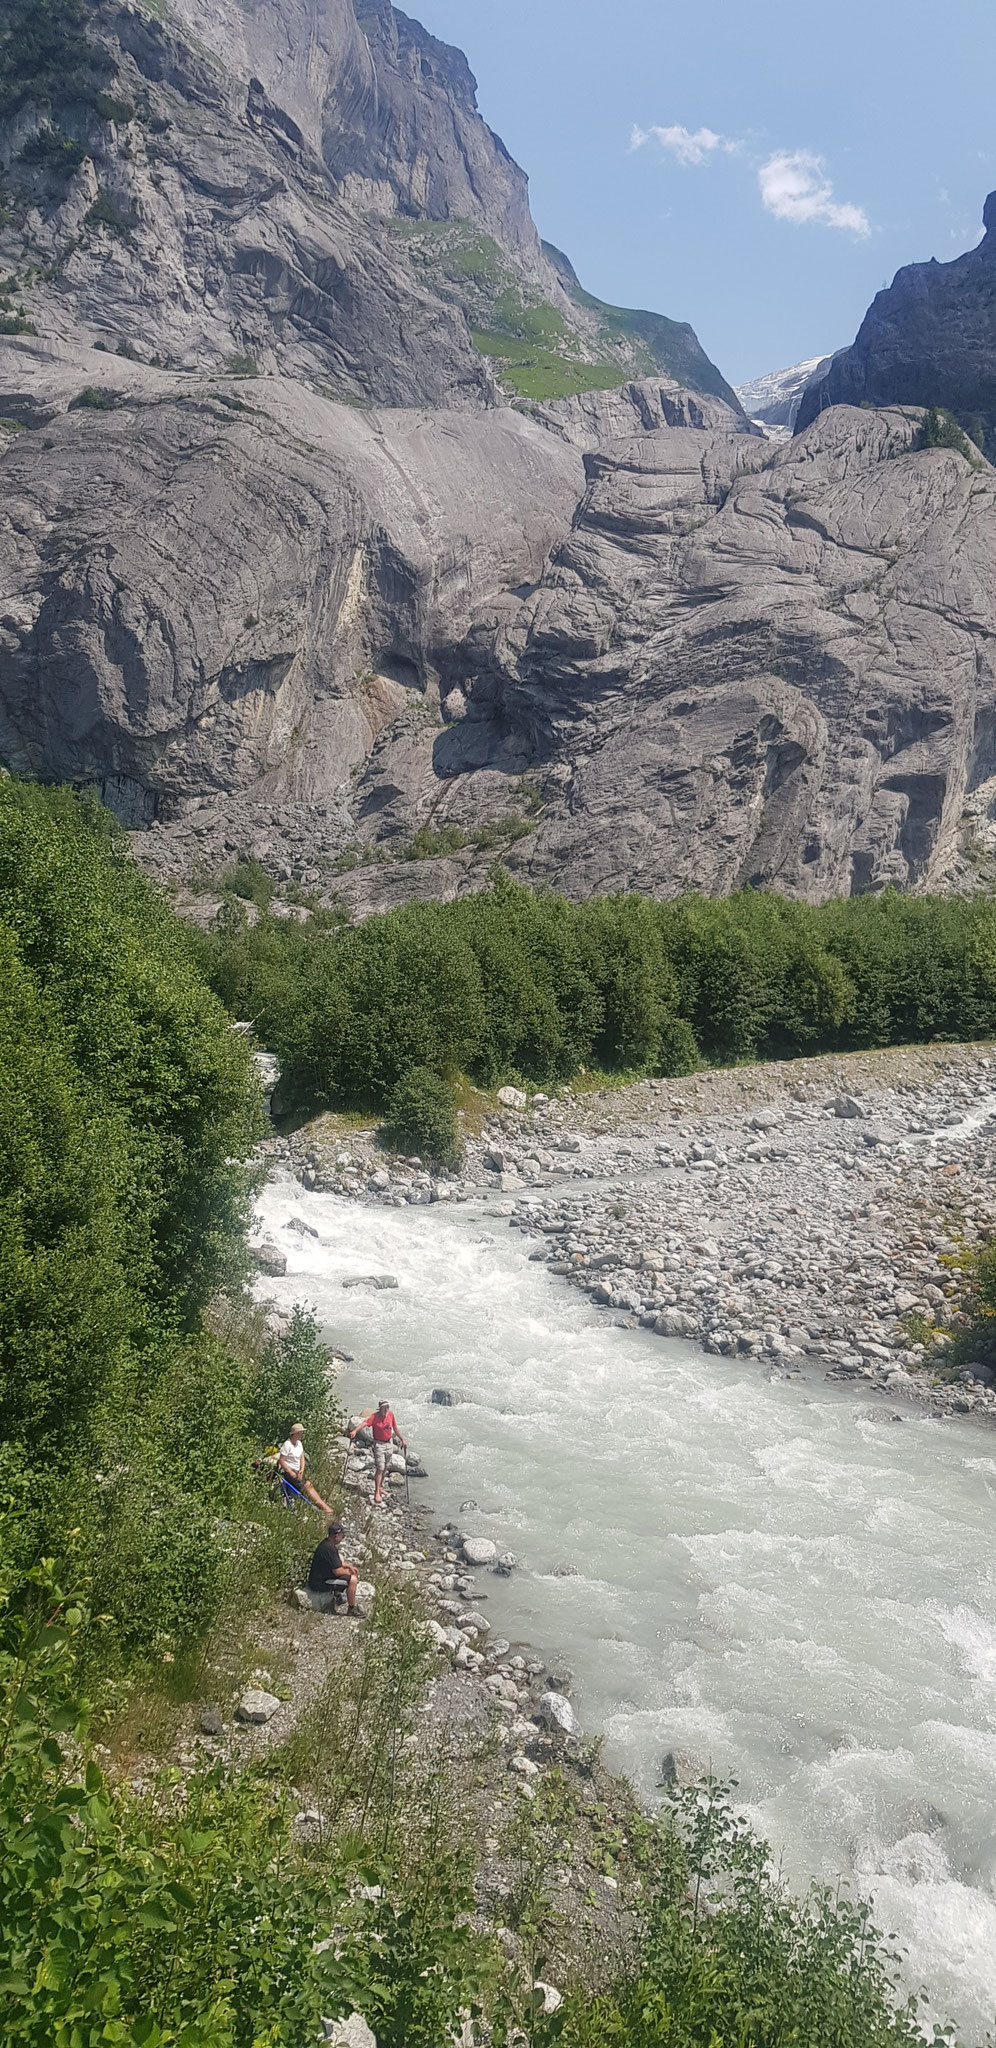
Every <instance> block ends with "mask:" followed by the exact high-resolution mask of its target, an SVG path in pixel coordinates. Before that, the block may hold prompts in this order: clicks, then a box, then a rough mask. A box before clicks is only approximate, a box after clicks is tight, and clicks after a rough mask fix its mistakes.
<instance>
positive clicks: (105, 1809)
mask: <svg viewBox="0 0 996 2048" xmlns="http://www.w3.org/2000/svg"><path fill="white" fill-rule="evenodd" d="M388 1608H389V1611H388V1612H387V1613H386V1614H385V1617H384V1620H383V1622H380V1623H378V1624H375V1627H374V1631H373V1633H372V1635H371V1636H369V1637H367V1636H365V1638H364V1643H363V1646H362V1651H361V1655H362V1657H363V1668H362V1674H361V1677H360V1680H359V1685H358V1687H357V1690H356V1693H355V1695H350V1696H348V1697H349V1707H350V1711H349V1712H348V1713H344V1712H343V1711H342V1709H343V1706H344V1704H345V1700H344V1698H343V1695H342V1692H341V1686H340V1685H337V1684H336V1683H335V1682H334V1683H333V1685H332V1688H331V1690H330V1692H329V1693H328V1695H327V1696H326V1697H324V1698H321V1699H319V1701H318V1702H317V1703H316V1710H315V1713H314V1714H313V1716H312V1718H311V1721H310V1723H308V1724H306V1725H304V1726H303V1727H302V1728H301V1729H300V1730H299V1732H298V1733H297V1735H296V1736H295V1737H294V1738H293V1740H292V1743H291V1745H290V1748H289V1750H288V1751H287V1752H285V1754H284V1756H283V1757H282V1758H280V1757H278V1758H275V1759H273V1760H272V1761H271V1764H270V1768H269V1771H268V1772H266V1773H264V1772H263V1771H262V1770H260V1769H253V1768H252V1766H247V1767H246V1769H245V1770H244V1771H243V1772H242V1773H241V1774H237V1775H229V1774H227V1773H226V1772H225V1770H224V1768H223V1767H222V1766H215V1767H214V1768H207V1767H202V1768H200V1769H196V1770H194V1772H193V1773H192V1775H191V1776H190V1777H189V1778H188V1780H187V1781H186V1782H185V1783H183V1782H180V1781H179V1779H178V1774H177V1773H175V1772H173V1773H170V1772H166V1773H164V1775H163V1777H162V1779H161V1780H160V1782H159V1783H158V1784H156V1785H154V1786H153V1787H151V1788H150V1789H148V1790H147V1791H145V1792H144V1793H141V1794H136V1793H133V1792H130V1791H128V1790H127V1789H125V1788H124V1787H122V1786H121V1785H120V1784H116V1783H115V1782H114V1781H113V1780H112V1779H109V1778H108V1777H107V1775H106V1774H105V1771H104V1770H103V1769H102V1768H101V1767H100V1766H99V1765H98V1763H97V1762H96V1760H95V1759H94V1757H93V1754H92V1750H91V1748H90V1728H91V1723H92V1711H91V1708H90V1706H89V1703H88V1702H87V1701H86V1700H85V1698H83V1697H82V1696H81V1693H80V1687H79V1677H78V1670H77V1660H76V1654H75V1645H76V1642H77V1640H78V1637H79V1634H80V1632H81V1630H82V1629H83V1627H84V1625H85V1612H84V1610H83V1608H82V1606H81V1604H80V1603H79V1602H77V1601H76V1600H74V1599H73V1598H72V1596H71V1595H69V1596H67V1594H66V1593H65V1592H63V1590H62V1589H61V1588H60V1587H59V1586H58V1584H57V1583H56V1581H55V1579H54V1577H53V1574H52V1571H51V1569H50V1568H49V1567H47V1566H42V1567H40V1568H39V1570H38V1571H37V1572H36V1573H35V1574H34V1575H33V1581H32V1582H29V1583H28V1584H27V1585H26V1586H25V1587H24V1588H23V1589H21V1590H20V1592H19V1593H18V1595H17V1597H16V1598H14V1599H13V1600H4V1601H3V1603H2V1605H0V1986H2V1990H3V1996H4V2041H5V2043H7V2044H9V2048H109V2044H120V2048H301V2044H303V2043H305V2042H310V2041H316V2040H318V2039H319V2038H320V2036H321V2032H322V2027H321V2021H322V2019H323V2017H325V2016H332V2017H335V2016H342V2015H345V2014H346V2013H348V2012H349V2011H350V2010H358V2011H360V2012H362V2013H363V2014H364V2015H365V2017H366V2018H367V2020H368V2022H369V2023H370V2024H371V2025H372V2027H373V2029H374V2032H375V2035H376V2038H377V2041H378V2044H379V2048H439V2044H440V2043H441V2042H444V2041H446V2040H451V2039H455V2038H457V2037H458V2029H459V2028H460V2025H461V2022H462V2020H463V2019H465V2018H470V2017H474V2018H477V2019H479V2020H481V2021H482V2022H483V2023H484V2024H485V2025H486V2026H487V2027H488V2028H489V2038H490V2040H491V2042H492V2044H493V2048H512V2044H513V2043H516V2042H518V2043H522V2042H525V2041H526V2040H528V2041H529V2042H530V2043H531V2048H552V2044H553V2042H554V2041H556V2040H560V2041H561V2042H562V2043H563V2044H564V2048H610V2044H613V2048H665V2044H666V2048H717V2044H719V2043H721V2042H722V2043H724V2044H725V2043H730V2044H731V2048H732V2044H733V2043H738V2044H741V2048H800V2044H811V2048H817V2044H818V2048H829V2044H831V2043H832V2044H833V2048H918V2044H919V2043H921V2042H922V2040H923V2038H924V2036H923V2033H922V2031H921V2029H920V2025H919V2020H918V2012H917V2008H916V2004H915V2002H914V2001H912V2000H911V2001H909V2003H908V2004H906V2005H903V2004H901V2003H900V2002H899V2000H898V1997H897V1995H896V1992H895V1990H894V1984H893V1974H892V1973H893V1968H894V1959H893V1958H892V1956H891V1955H890V1953H889V1951H888V1949H887V1948H886V1947H885V1945H884V1944H883V1942H882V1941H881V1938H880V1937H879V1936H878V1935H877V1934H876V1932H875V1930H874V1928H873V1927H872V1925H871V1923H870V1917H869V1914H868V1910H867V1908H865V1907H861V1906H854V1905H852V1904H851V1903H850V1902H849V1901H847V1900H846V1899H841V1898H840V1897H838V1896H836V1895H834V1894H833V1893H832V1892H831V1891H829V1890H828V1889H824V1888H822V1887H814V1888H813V1889H812V1891H811V1892H810V1894H809V1895H808V1896H807V1897H806V1898H805V1899H803V1900H802V1901H800V1902H796V1901H793V1900H792V1899H791V1898H790V1897H789V1896H788V1894H787V1893H786V1891H785V1889H784V1887H783V1886H782V1885H781V1883H780V1882H779V1881H778V1879H777V1877H776V1876H775V1875H773V1873H772V1865H771V1859H770V1853H769V1851H768V1850H767V1848H766V1846H765V1845H764V1844H763V1843H761V1842H759V1841H757V1840H756V1838H755V1837H754V1836H752V1835H751V1834H750V1832H749V1830H748V1829H747V1827H746V1826H745V1824H744V1823H743V1822H742V1821H741V1820H739V1819H738V1817H737V1816H736V1814H735V1811H734V1809H733V1807H732V1805H731V1800H730V1788H728V1787H726V1786H723V1785H721V1784H719V1783H717V1782H716V1781H714V1780H706V1781H704V1782H703V1783H702V1784H701V1785H698V1786H695V1787H692V1788H689V1790H687V1791H686V1792H683V1793H681V1794H680V1795H678V1797H677V1799H676V1800H675V1801H674V1802H673V1804H672V1806H671V1807H670V1809H665V1812H664V1813H663V1815H662V1816H661V1817H660V1818H659V1819H658V1820H656V1821H653V1822H650V1821H644V1820H642V1819H641V1817H640V1816H638V1815H633V1816H632V1819H631V1821H630V1823H629V1824H628V1825H627V1824H626V1823H625V1822H624V1823H623V1825H622V1826H620V1825H619V1823H618V1821H617V1822H616V1823H615V1825H614V1826H613V1828H612V1832H611V1835H609V1836H607V1837H606V1838H605V1839H606V1848H607V1849H608V1845H609V1843H610V1842H611V1848H612V1860H613V1866H614V1867H615V1868H619V1867H620V1864H619V1862H618V1861H617V1860H616V1859H620V1858H621V1859H622V1860H623V1862H624V1864H625V1865H626V1866H627V1867H628V1869H629V1870H630V1871H631V1873H632V1874H633V1875H635V1876H637V1877H638V1878H639V1885H640V1889H639V1890H636V1889H634V1892H633V1901H634V1906H633V1917H632V1921H631V1924H630V1928H629V1930H628V1931H629V1934H630V1940H629V1941H628V1942H627V1943H626V1944H625V1946H624V1948H623V1950H622V1952H620V1951H619V1948H618V1946H615V1947H614V1948H613V1949H611V1950H610V1951H609V1952H608V1953H607V1954H605V1953H600V1954H598V1955H597V1956H591V1955H590V1953H585V1956H584V1960H583V1961H582V1963H581V1965H580V1967H579V1969H578V1971H577V1974H576V1977H575V1978H574V1980H573V1981H571V1980H567V1981H566V1982H565V1990H566V1994H567V1995H566V1999H565V2002H564V2004H563V2006H562V2007H561V2009H560V2011H559V2012H558V2013H555V2014H550V2015H545V2014H543V2013H542V2012H540V2011H538V2010H537V2006H538V2004H539V2002H540V2001H539V2000H538V1999H537V1998H536V1997H535V1996H534V1995H533V1993H532V1983H533V1979H534V1976H535V1975H536V1973H537V1971H538V1970H539V1969H540V1968H541V1967H542V1960H543V1956H544V1953H546V1952H548V1950H547V1944H549V1942H550V1941H551V1939H553V1940H554V1941H555V1940H556V1930H557V1902H556V1891H557V1889H558V1888H557V1887H556V1885H554V1886H553V1887H551V1886H550V1884H549V1879H548V1876H547V1873H548V1872H549V1870H550V1858H551V1855H552V1857H553V1858H554V1867H556V1859H557V1858H558V1857H559V1856H562V1855H563V1854H564V1851H565V1845H566V1844H569V1845H570V1848H571V1853H572V1855H573V1853H574V1852H575V1848H576V1844H577V1841H578V1835H579V1827H580V1826H582V1825H584V1824H585V1823H587V1824H588V1825H591V1822H592V1819H593V1816H592V1810H591V1808H592V1794H593V1788H592V1786H591V1785H590V1784H589V1785H588V1786H587V1787H586V1788H585V1789H586V1790H587V1793H588V1798H587V1799H584V1798H583V1797H582V1796H581V1795H582V1787H581V1784H580V1783H579V1782H578V1781H572V1779H571V1778H570V1777H569V1776H568V1774H567V1772H566V1771H564V1772H555V1773H552V1774H551V1775H550V1776H548V1777H547V1778H546V1779H544V1780H543V1781H542V1782H541V1786H540V1790H539V1796H538V1797H537V1798H536V1800H535V1804H533V1805H530V1804H529V1803H527V1802H526V1801H525V1800H524V1799H520V1802H519V1812H518V1815H517V1816H516V1817H515V1818H514V1819H513V1822H512V1824H511V1826H510V1828H509V1840H508V1841H507V1842H506V1843H505V1844H503V1845H502V1846H503V1847H504V1849H505V1855H506V1859H507V1860H506V1863H505V1868H506V1870H507V1871H508V1873H509V1881H508V1882H506V1883H504V1884H503V1887H502V1894H503V1895H502V1902H501V1911H502V1917H503V1921H504V1922H505V1924H506V1926H508V1927H509V1928H510V1929H511V1931H512V1932H513V1934H514V1936H515V1937H516V1941H517V1943H518V1945H519V1954H520V1957H521V1960H520V1961H519V1962H518V1963H517V1964H516V1965H513V1964H510V1962H509V1960H508V1956H507V1953H503V1952H501V1951H499V1948H498V1944H497V1942H496V1941H494V1939H493V1937H492V1936H490V1935H489V1933H488V1932H487V1931H486V1928H485V1929H481V1927H480V1922H479V1920H478V1919H477V1917H476V1916H475V1915H474V1907H475V1903H476V1902H475V1898H474V1893H473V1889H472V1886H471V1875H472V1869H473V1860H472V1848H471V1843H470V1842H469V1841H467V1840H466V1839H465V1840H464V1841H463V1843H462V1844H461V1842H460V1827H461V1820H462V1822H463V1828H464V1834H465V1836H466V1835H467V1834H468V1833H472V1830H473V1821H472V1820H471V1821H470V1826H469V1828H468V1824H467V1809H466V1808H465V1809H463V1810H462V1812H461V1809H459V1808H458V1807H457V1806H455V1805H454V1804H453V1803H452V1791H453V1789H454V1788H453V1786H452V1785H451V1786H450V1787H449V1792H450V1798H449V1799H448V1798H447V1796H446V1790H447V1788H446V1787H445V1786H444V1782H443V1781H444V1777H445V1772H444V1771H442V1770H440V1768H439V1767H438V1765H434V1766H432V1767H430V1768H429V1770H428V1771H427V1772H426V1771H425V1770H424V1769H423V1771H422V1774H421V1778H420V1775H419V1769H418V1766H417V1765H415V1767H414V1768H413V1765H412V1761H411V1755H410V1750H409V1749H408V1748H407V1746H406V1745H405V1743H404V1741H403V1737H404V1736H405V1735H406V1734H407V1735H410V1731H411V1728H412V1725H413V1718H414V1715H415V1709H416V1706H417V1702H418V1699H419V1696H420V1693H421V1690H422V1688H423V1686H424V1682H425V1677H426V1667H427V1655H428V1653H427V1652H426V1650H425V1647H424V1645H423V1646H422V1648H421V1650H420V1649H419V1647H418V1642H417V1636H416V1634H415V1633H414V1631H413V1629H412V1626H411V1620H412V1617H411V1614H410V1613H408V1612H406V1610H405V1606H404V1595H403V1594H401V1595H395V1596H394V1598H393V1599H392V1600H390V1601H389V1603H388ZM478 1744H479V1738H478ZM291 1773H293V1785H294V1786H301V1785H302V1784H310V1785H312V1786H314V1787H316V1789H317V1788H320V1789H318V1796H319V1797H320V1799H321V1803H322V1807H323V1810H324V1811H325V1813H326V1814H328V1815H330V1816H331V1815H336V1814H341V1813H342V1811H343V1807H344V1805H345V1806H346V1809H347V1812H349V1814H350V1815H351V1814H352V1811H353V1807H354V1805H355V1807H356V1808H357V1814H356V1820H357V1823H358V1825H356V1826H355V1827H354V1830H353V1831H352V1832H350V1830H349V1828H348V1827H342V1826H341V1825H336V1823H335V1821H334V1820H333V1821H332V1824H331V1826H329V1827H328V1830H327V1833H325V1834H324V1835H323V1837H322V1839H320V1840H319V1841H318V1842H316V1843H314V1844H312V1845H310V1846H308V1847H307V1848H302V1847H301V1846H299V1845H298V1844H297V1843H296V1842H295V1839H294V1836H293V1833H292V1815H293V1810H294V1805H295V1804H296V1803H297V1800H296V1794H295V1792H294V1790H293V1789H292V1788H291ZM474 1782H475V1780H474V1778H473V1776H472V1777H471V1779H470V1784H471V1785H473V1783H474ZM470 1813H471V1814H472V1813H473V1802H471V1806H470ZM586 1965H587V1967H586ZM523 2025H525V2027H526V2028H527V2029H528V2032H527V2033H524V2032H523ZM936 2038H938V2036H937V2035H936V2034H935V2039H936ZM945 2038H946V2037H945Z"/></svg>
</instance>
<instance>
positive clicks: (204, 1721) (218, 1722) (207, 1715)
mask: <svg viewBox="0 0 996 2048" xmlns="http://www.w3.org/2000/svg"><path fill="white" fill-rule="evenodd" d="M224 1726H225V1724H224V1722H223V1720H222V1718H221V1715H220V1714H219V1712H218V1709H217V1707H204V1708H203V1709H202V1711H201V1734H202V1735H221V1734H222V1733H223V1731H224Z"/></svg>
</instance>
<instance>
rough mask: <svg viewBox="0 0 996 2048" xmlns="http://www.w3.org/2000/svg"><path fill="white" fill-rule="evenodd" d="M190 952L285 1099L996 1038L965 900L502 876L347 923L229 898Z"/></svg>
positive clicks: (983, 958)
mask: <svg viewBox="0 0 996 2048" xmlns="http://www.w3.org/2000/svg"><path fill="white" fill-rule="evenodd" d="M199 950H200V957H201V960H202V963H203V967H204V971H205V974H206V975H207V977H208V979H209V981H210V982H211V985H212V987H213V988H214V989H215V990H216V992H217V994H218V995H219V996H220V998H221V1000H222V1002H223V1003H224V1004H225V1005H226V1007H227V1008H228V1009H229V1010H230V1011H231V1012H232V1013H233V1015H236V1016H239V1017H244V1018H249V1019H252V1021H253V1022H254V1023H255V1025H256V1027H257V1030H258V1033H259V1036H260V1038H261V1040H262V1041H263V1042H264V1043H265V1044H266V1045H267V1046H268V1047H270V1048H271V1049H272V1050H273V1051H274V1052H276V1053H277V1054H278V1055H279V1058H280V1062H281V1067H282V1071H283V1076H284V1080H283V1091H282V1093H283V1099H284V1100H285V1102H287V1103H288V1104H298V1105H301V1106H321V1105H327V1104H338V1105H342V1106H349V1105H357V1106H362V1107H365V1108H368V1109H371V1110H374V1111H378V1112H381V1113H386V1114H388V1115H391V1114H392V1098H393V1097H394V1094H395V1091H396V1090H397V1088H398V1085H399V1083H401V1082H402V1081H404V1080H405V1079H406V1077H407V1076H409V1075H410V1074H411V1073H412V1071H413V1070H417V1071H418V1072H419V1073H420V1074H425V1073H431V1074H435V1075H436V1076H438V1077H440V1078H442V1079H443V1080H447V1081H449V1080H452V1079H453V1078H454V1077H455V1076H457V1075H458V1074H466V1075H468V1076H470V1078H471V1079H472V1080H474V1081H476V1082H477V1083H479V1084H480V1085H481V1086H483V1087H493V1086H495V1085H496V1084H498V1083H501V1082H506V1081H511V1082H520V1083H522V1082H524V1083H532V1084H534V1085H535V1086H537V1087H544V1088H549V1087H550V1086H551V1085H553V1084H556V1083H558V1082H565V1081H569V1080H570V1079H571V1078H572V1076H574V1075H576V1074H577V1073H578V1072H579V1071H580V1070H581V1069H582V1068H587V1069H595V1070H603V1071H606V1072H609V1073H613V1072H614V1073H630V1074H680V1073H686V1072H688V1071H689V1070H691V1069H692V1068H694V1067H695V1066H697V1065H699V1064H701V1063H703V1062H704V1063H708V1064H720V1063H725V1062H733V1061H738V1060H758V1059H761V1060H763V1059H788V1058H792V1057H793V1056H795V1055H798V1054H803V1053H818V1052H829V1051H842V1052H846V1051H852V1050H856V1049H858V1048H862V1047H869V1046H883V1045H897V1044H907V1043H913V1042H925V1041H928V1040H932V1039H934V1040H936V1039H972V1038H979V1037H988V1036H989V1035H990V1034H992V1032H993V1031H994V1029H996V911H994V909H993V906H992V904H991V903H990V901H989V899H988V898H978V897H976V898H963V897H909V896H900V895H898V894H896V893H894V892H889V893H887V894H885V895H882V896H876V897H870V896H866V897H852V898H850V899H847V900H845V901H839V902H831V903H827V904H823V905H821V906H819V907H813V906H812V905H809V904H804V903H793V902H788V901H786V899H785V898H784V897H781V896H775V895H768V894H762V893H753V892H749V893H744V894H742V895H737V896H731V897H727V898H724V899H718V900H717V899H712V898H707V897H699V896H684V897H679V898H677V899H676V900H675V901H673V902H669V903H655V902H650V901H648V900H647V899H646V898H644V897H641V896H616V897H601V898H598V897H596V898H592V899H590V900H589V901H587V902H584V903H572V902H569V901H567V900H566V899H565V898H564V897H561V896H558V895H556V894H555V893H553V892H552V891H547V892H543V893H538V894H534V893H533V892H532V891H531V890H529V889H526V888H524V887H522V886H521V885H520V884H518V883H515V882H513V881H512V880H510V878H509V877H508V876H507V875H506V874H504V873H502V872H500V871H499V873H498V874H497V875H496V877H495V880H494V883H493V886H492V887H491V888H490V889H488V890H487V891H485V892H483V893H482V894H480V895H475V896H468V897H465V898H463V899H462V900H461V901H459V902H455V903H446V904H435V903H429V904H425V903H410V904H407V905H405V906H404V908H402V909H400V910H394V911H391V912H389V913H388V914H387V915H385V916H381V917H371V918H368V919H367V921H366V922H365V923H363V924H361V925H359V926H351V925H348V924H347V923H345V921H344V920H341V919H337V918H335V916H334V915H331V914H330V913H328V912H319V913H317V914H316V915H315V916H314V917H313V918H312V919H311V920H310V921H309V922H306V923H298V922H294V921H293V920H291V919H288V918H286V917H280V916H278V915H274V914H273V912H272V911H267V910H264V911H263V912H262V913H261V914H260V916H259V917H258V919H257V921H256V923H255V924H253V925H251V926H250V924H249V923H248V922H247V918H246V912H245V909H244V907H243V906H242V905H241V904H240V903H239V902H238V901H237V900H235V899H233V900H230V901H229V902H228V904H227V905H226V907H225V909H224V910H223V912H222V917H221V920H220V927H219V929H217V930H216V931H214V932H212V933H210V934H208V935H206V936H203V937H202V938H201V939H200V940H199Z"/></svg>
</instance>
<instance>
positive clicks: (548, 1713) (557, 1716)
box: [536, 1692, 581, 1735]
mask: <svg viewBox="0 0 996 2048" xmlns="http://www.w3.org/2000/svg"><path fill="white" fill-rule="evenodd" d="M536 1719H537V1720H538V1721H542V1722H543V1724H544V1726H545V1727H547V1728H559V1730H560V1732H561V1734H562V1735H577V1734H579V1733H580V1728H581V1724H580V1722H579V1720H578V1717H577V1715H576V1713H575V1712H574V1708H573V1707H572V1706H571V1703H570V1700H565V1698H564V1695H563V1693H562V1692H544V1693H541V1694H540V1696H539V1699H538V1700H537V1702H536Z"/></svg>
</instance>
